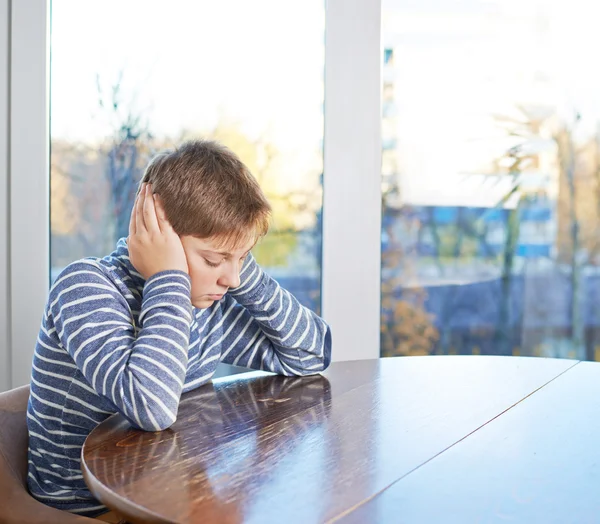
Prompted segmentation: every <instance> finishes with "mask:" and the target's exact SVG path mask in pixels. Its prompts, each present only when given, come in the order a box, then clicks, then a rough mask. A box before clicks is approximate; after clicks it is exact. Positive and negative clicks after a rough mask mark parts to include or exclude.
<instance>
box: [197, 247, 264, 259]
mask: <svg viewBox="0 0 600 524" xmlns="http://www.w3.org/2000/svg"><path fill="white" fill-rule="evenodd" d="M204 251H206V252H207V253H211V254H213V255H221V256H222V257H224V258H231V257H232V256H233V255H232V254H231V253H227V252H226V251H213V250H212V249H205V250H204ZM250 251H252V249H249V250H248V251H246V252H245V253H244V256H246V255H247V254H248V253H250Z"/></svg>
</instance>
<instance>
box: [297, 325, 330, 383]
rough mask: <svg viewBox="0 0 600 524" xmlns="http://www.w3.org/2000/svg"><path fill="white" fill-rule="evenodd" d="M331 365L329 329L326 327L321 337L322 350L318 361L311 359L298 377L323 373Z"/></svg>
mask: <svg viewBox="0 0 600 524" xmlns="http://www.w3.org/2000/svg"><path fill="white" fill-rule="evenodd" d="M329 364H331V329H330V328H329V326H327V329H326V331H325V336H324V337H323V348H322V351H321V356H320V357H318V359H312V361H311V363H310V366H309V367H304V368H302V370H301V372H300V373H299V375H300V376H307V375H315V374H317V373H321V372H323V371H325V370H326V369H327V368H328V367H329Z"/></svg>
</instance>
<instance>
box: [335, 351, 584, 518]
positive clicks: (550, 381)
mask: <svg viewBox="0 0 600 524" xmlns="http://www.w3.org/2000/svg"><path fill="white" fill-rule="evenodd" d="M581 362H582V361H581V360H578V361H576V362H575V363H574V364H573V365H572V366H569V367H568V368H567V369H564V370H563V371H561V372H560V373H559V374H558V375H556V376H555V377H553V378H551V379H550V380H548V381H547V382H545V383H544V384H542V385H541V386H539V387H538V388H536V389H534V390H533V391H532V392H531V393H528V394H527V395H525V396H524V397H523V398H522V399H520V400H518V401H517V402H515V403H514V404H512V405H510V406H509V407H507V408H506V409H504V410H503V411H501V412H500V413H498V414H497V415H496V416H494V417H492V418H491V419H489V420H487V421H486V422H484V423H483V424H481V425H480V426H478V427H477V428H475V429H474V430H472V431H470V432H469V433H467V434H466V435H465V436H464V437H461V438H460V439H458V440H457V441H456V442H453V443H452V444H450V445H448V446H446V447H445V448H444V449H442V450H441V451H439V452H437V453H436V454H435V455H433V456H431V457H429V458H428V459H427V460H425V461H424V462H422V463H421V464H419V465H417V466H415V467H414V468H412V469H411V470H410V471H408V472H407V473H404V474H403V475H402V476H401V477H398V478H397V479H396V480H394V481H393V482H391V483H390V484H389V485H387V486H385V487H384V488H382V489H380V490H379V491H377V492H376V493H374V494H373V495H371V496H369V497H368V498H366V499H364V500H362V501H360V502H359V503H357V504H355V505H354V506H352V507H351V508H348V509H347V510H345V511H343V512H342V513H340V514H339V515H336V516H335V517H333V518H331V519H329V520H327V521H326V523H327V524H333V523H335V522H337V521H339V520H340V519H342V518H344V517H346V516H348V515H350V514H351V513H353V512H354V511H356V510H357V509H358V508H360V507H361V506H364V505H365V504H366V503H367V502H370V501H371V500H373V499H375V498H376V497H378V496H379V495H381V494H382V493H384V492H385V491H387V490H388V489H389V488H391V487H392V486H393V485H394V484H397V483H398V482H400V481H401V480H403V479H405V478H406V477H408V476H409V475H410V474H412V473H414V472H415V471H416V470H418V469H420V468H422V467H423V466H425V465H426V464H428V463H429V462H431V461H432V460H434V459H436V458H437V457H439V456H440V455H442V454H443V453H445V452H446V451H448V450H449V449H451V448H453V447H454V446H456V445H457V444H458V443H460V442H462V441H463V440H466V439H467V438H468V437H470V436H471V435H473V434H475V433H476V432H477V431H479V430H480V429H482V428H483V427H485V426H487V425H488V424H489V423H490V422H492V421H494V420H496V419H497V418H499V417H501V416H502V415H504V414H505V413H506V412H508V411H510V410H511V409H513V408H514V407H515V406H517V405H519V404H520V403H521V402H523V401H524V400H525V399H527V398H529V397H531V396H532V395H534V394H535V393H537V392H538V391H540V390H541V389H543V388H545V387H546V386H547V385H548V384H550V383H552V382H554V381H555V380H556V379H557V378H559V377H561V376H562V375H564V374H565V373H568V372H569V371H571V370H572V369H573V368H575V367H576V366H578V365H579V364H581Z"/></svg>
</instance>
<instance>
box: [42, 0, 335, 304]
mask: <svg viewBox="0 0 600 524" xmlns="http://www.w3.org/2000/svg"><path fill="white" fill-rule="evenodd" d="M165 6H166V4H165V3H164V2H158V1H148V0H144V1H141V0H120V1H116V0H108V1H107V0H105V1H102V2H81V1H78V0H53V2H52V36H51V275H52V279H54V278H55V277H56V275H57V274H58V272H59V271H60V270H61V269H62V268H63V267H64V266H65V265H66V264H68V263H69V262H71V261H73V260H76V259H78V258H81V257H84V256H104V255H106V254H108V253H110V252H111V251H112V249H113V247H114V245H115V243H116V241H117V240H118V239H119V238H120V237H122V236H126V235H127V228H128V221H129V214H130V210H131V206H132V203H133V200H134V194H135V190H136V187H137V184H138V181H139V179H140V177H141V175H142V172H143V169H144V166H145V164H146V163H147V161H148V160H149V158H151V156H152V155H153V154H154V153H156V152H157V151H159V150H162V149H165V148H168V147H172V146H173V145H175V144H177V143H180V142H181V141H182V140H184V139H186V138H192V137H209V138H211V137H212V138H216V139H218V140H221V141H222V142H224V143H225V144H226V145H228V146H229V147H230V148H231V149H233V150H234V151H235V152H236V153H237V154H238V155H239V156H240V158H241V159H242V161H244V162H245V163H246V165H248V167H249V168H250V169H251V171H252V172H253V173H254V175H255V176H256V177H257V179H258V180H259V182H260V184H261V186H262V188H263V189H264V191H265V193H266V194H267V196H268V198H269V200H270V202H271V204H272V206H273V209H274V216H273V219H274V220H273V228H272V231H271V232H270V233H269V235H268V236H267V238H265V239H264V240H263V241H262V242H261V243H260V244H259V245H258V246H257V248H256V249H255V251H254V254H255V256H256V258H257V259H258V261H259V263H261V265H263V267H265V268H266V269H267V271H268V272H269V273H270V274H271V275H272V276H273V277H275V278H277V279H278V280H279V281H280V283H281V284H282V285H283V286H284V287H286V288H287V289H288V290H290V291H291V292H292V293H294V294H295V295H296V296H297V297H298V299H299V300H300V301H301V302H303V303H304V304H305V305H307V306H309V307H311V308H312V309H314V310H317V311H318V310H319V309H320V275H321V269H320V261H321V202H322V198H321V194H322V191H321V188H322V186H321V178H322V169H323V162H322V141H323V96H324V89H323V69H324V17H325V13H324V5H323V2H322V0H310V1H303V2H278V1H277V0H257V1H253V2H247V1H244V0H223V1H220V2H208V1H198V2H189V1H186V0H173V1H172V2H170V3H169V4H168V6H167V7H165Z"/></svg>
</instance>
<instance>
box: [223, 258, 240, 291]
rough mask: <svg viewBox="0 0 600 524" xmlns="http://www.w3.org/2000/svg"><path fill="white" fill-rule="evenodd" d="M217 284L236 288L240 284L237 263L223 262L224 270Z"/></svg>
mask: <svg viewBox="0 0 600 524" xmlns="http://www.w3.org/2000/svg"><path fill="white" fill-rule="evenodd" d="M218 284H219V285H220V286H223V287H226V288H236V287H238V286H239V285H240V268H239V267H238V264H236V263H233V264H225V268H224V272H223V274H222V275H221V277H220V278H219V281H218Z"/></svg>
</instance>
